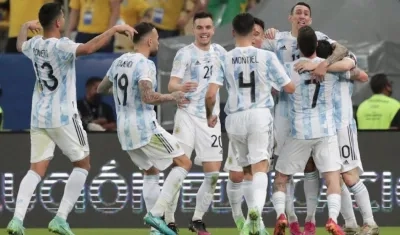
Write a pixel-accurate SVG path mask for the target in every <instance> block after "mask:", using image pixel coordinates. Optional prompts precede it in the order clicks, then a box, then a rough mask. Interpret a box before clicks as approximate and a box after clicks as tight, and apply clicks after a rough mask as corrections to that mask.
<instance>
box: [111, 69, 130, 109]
mask: <svg viewBox="0 0 400 235" xmlns="http://www.w3.org/2000/svg"><path fill="white" fill-rule="evenodd" d="M114 82H115V83H116V84H117V87H118V91H121V92H122V95H123V98H122V106H126V99H127V96H128V76H126V74H124V73H123V74H121V76H120V77H119V78H118V74H116V75H115V76H114ZM118 93H119V92H117V99H118V104H119V105H121V101H120V99H119V95H118Z"/></svg>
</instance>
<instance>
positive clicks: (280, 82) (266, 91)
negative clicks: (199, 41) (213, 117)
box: [210, 46, 290, 115]
mask: <svg viewBox="0 0 400 235" xmlns="http://www.w3.org/2000/svg"><path fill="white" fill-rule="evenodd" d="M224 82H225V84H226V87H227V90H228V100H227V103H226V105H225V113H226V114H227V115H229V114H232V113H236V112H241V111H245V110H249V109H256V108H268V109H271V108H272V107H274V100H273V98H272V96H271V88H272V87H274V88H276V89H278V90H280V89H281V88H282V87H284V86H286V85H287V84H289V82H290V78H289V77H288V75H287V74H286V72H285V69H284V67H283V66H282V65H281V64H280V62H279V60H278V58H277V57H276V55H275V54H274V53H272V52H269V51H265V50H261V49H258V48H255V47H253V46H249V47H236V48H234V49H232V50H231V51H229V52H227V53H226V55H225V57H224V58H223V60H222V61H221V65H220V66H219V74H218V76H215V77H213V78H212V79H211V80H210V83H215V84H218V85H220V86H222V85H223V83H224Z"/></svg>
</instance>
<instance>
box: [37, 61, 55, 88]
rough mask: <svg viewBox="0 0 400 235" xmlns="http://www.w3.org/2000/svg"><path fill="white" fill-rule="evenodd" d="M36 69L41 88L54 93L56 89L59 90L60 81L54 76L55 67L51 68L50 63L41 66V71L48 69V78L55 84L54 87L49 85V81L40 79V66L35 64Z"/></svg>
mask: <svg viewBox="0 0 400 235" xmlns="http://www.w3.org/2000/svg"><path fill="white" fill-rule="evenodd" d="M35 68H36V74H37V78H38V80H39V84H40V87H41V88H42V89H43V86H45V87H46V88H47V89H48V90H49V91H54V90H55V89H57V86H58V79H57V78H56V77H55V76H54V74H53V72H54V71H53V67H52V66H51V64H50V63H49V62H44V63H43V64H42V66H40V68H41V69H44V68H47V69H48V72H47V77H49V79H50V80H51V81H52V82H53V85H52V86H51V85H49V84H48V83H47V81H44V80H42V79H40V73H39V66H38V64H37V63H36V62H35Z"/></svg>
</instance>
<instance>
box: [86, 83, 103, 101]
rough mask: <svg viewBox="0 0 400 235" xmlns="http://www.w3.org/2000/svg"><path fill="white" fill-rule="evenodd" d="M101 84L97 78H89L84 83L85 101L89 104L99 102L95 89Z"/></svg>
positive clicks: (98, 95) (99, 97)
mask: <svg viewBox="0 0 400 235" xmlns="http://www.w3.org/2000/svg"><path fill="white" fill-rule="evenodd" d="M100 83H101V78H99V77H90V78H89V79H88V80H87V81H86V85H85V88H86V99H87V100H88V101H89V102H91V103H99V102H101V96H100V94H98V93H97V87H98V86H99V84H100Z"/></svg>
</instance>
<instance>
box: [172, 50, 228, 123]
mask: <svg viewBox="0 0 400 235" xmlns="http://www.w3.org/2000/svg"><path fill="white" fill-rule="evenodd" d="M225 53H226V50H225V49H224V48H223V47H222V46H220V45H219V44H211V46H210V49H209V50H208V51H203V50H201V49H199V48H198V47H197V46H196V45H195V44H194V43H192V44H190V45H188V46H185V47H183V48H181V49H180V50H179V51H178V52H177V54H176V56H175V58H174V62H173V66H172V71H171V76H172V77H177V78H180V79H182V80H181V83H184V82H188V81H192V82H197V83H198V87H197V89H196V90H195V91H193V92H188V93H186V94H185V97H186V98H187V99H188V100H190V103H189V104H185V105H182V109H183V110H185V111H186V112H188V113H189V114H191V115H195V116H197V117H199V118H204V119H205V118H206V109H205V103H204V99H205V96H206V92H207V87H208V81H209V80H210V78H211V77H212V76H215V75H216V74H217V72H216V70H217V69H218V68H217V66H215V65H216V64H219V63H218V61H219V60H221V58H222V56H223V55H225ZM216 103H217V104H218V105H215V107H214V110H213V114H214V115H219V111H220V108H219V94H218V95H217V101H216Z"/></svg>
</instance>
